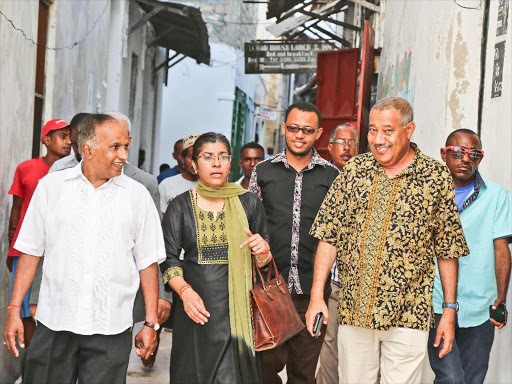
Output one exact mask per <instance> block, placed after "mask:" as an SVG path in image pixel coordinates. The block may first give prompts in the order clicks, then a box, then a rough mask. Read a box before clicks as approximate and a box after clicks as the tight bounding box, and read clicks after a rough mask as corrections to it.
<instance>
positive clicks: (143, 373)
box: [126, 323, 172, 384]
mask: <svg viewBox="0 0 512 384" xmlns="http://www.w3.org/2000/svg"><path fill="white" fill-rule="evenodd" d="M141 324H142V323H140V324H137V325H135V327H133V337H135V335H136V334H137V332H138V331H139V330H140V328H141ZM171 345H172V332H166V331H165V330H163V331H162V333H161V334H160V347H159V348H158V353H157V355H156V360H155V365H154V366H153V368H145V367H144V366H143V365H142V363H141V361H140V357H139V356H137V354H136V353H135V348H133V347H132V352H131V354H130V364H129V365H128V376H127V378H126V383H127V384H139V383H140V384H142V383H144V384H169V365H170V358H171Z"/></svg>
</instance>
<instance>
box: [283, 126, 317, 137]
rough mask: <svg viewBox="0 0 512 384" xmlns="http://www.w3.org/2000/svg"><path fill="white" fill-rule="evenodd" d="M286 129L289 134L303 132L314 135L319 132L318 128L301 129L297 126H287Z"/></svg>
mask: <svg viewBox="0 0 512 384" xmlns="http://www.w3.org/2000/svg"><path fill="white" fill-rule="evenodd" d="M285 127H286V130H287V131H288V132H291V133H297V132H299V131H302V133H303V134H305V135H312V134H313V133H315V132H316V131H317V130H316V128H301V127H297V126H296V125H285Z"/></svg>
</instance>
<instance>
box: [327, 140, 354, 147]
mask: <svg viewBox="0 0 512 384" xmlns="http://www.w3.org/2000/svg"><path fill="white" fill-rule="evenodd" d="M351 142H353V143H354V144H353V145H350V143H351ZM335 143H336V144H341V145H345V143H347V144H348V146H349V147H356V146H357V145H359V143H358V142H357V140H353V139H350V140H345V139H336V140H333V141H330V142H329V144H335Z"/></svg>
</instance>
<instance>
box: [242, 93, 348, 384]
mask: <svg viewBox="0 0 512 384" xmlns="http://www.w3.org/2000/svg"><path fill="white" fill-rule="evenodd" d="M285 121H286V122H285V123H282V124H281V128H282V131H283V135H284V136H285V139H286V150H285V151H284V152H281V153H279V154H277V155H276V156H272V157H270V158H269V159H267V160H265V161H262V162H261V163H259V164H258V165H257V166H256V167H255V168H254V171H253V174H252V177H251V181H250V183H249V190H250V191H251V192H254V193H256V194H257V195H258V196H259V197H260V198H261V200H262V201H263V206H264V207H265V211H266V214H267V221H268V229H269V231H268V232H269V236H270V239H269V244H270V248H271V249H272V254H273V256H274V259H275V261H276V264H277V268H278V269H279V272H280V273H281V274H282V275H283V277H284V279H285V280H287V281H288V289H289V290H290V292H291V294H292V299H293V302H294V304H295V308H296V309H297V312H298V313H299V315H300V316H301V318H302V321H305V318H304V316H305V314H306V309H307V306H308V303H309V292H310V290H311V283H312V281H313V256H314V253H315V250H316V247H317V244H318V240H316V239H315V238H313V236H311V235H310V234H309V229H310V228H311V224H312V223H313V220H314V218H315V215H316V213H317V212H318V208H319V207H320V204H322V200H323V199H324V197H325V194H326V193H327V191H328V190H329V188H330V186H331V184H332V182H333V181H334V179H335V178H336V176H337V175H338V170H337V169H336V168H335V167H333V166H332V165H331V164H330V163H328V162H327V161H326V160H324V159H322V158H321V157H320V155H319V154H318V152H316V151H315V150H314V149H313V146H314V145H315V142H316V140H318V138H319V137H320V135H321V134H322V128H320V123H321V115H320V111H319V110H318V108H317V107H315V106H314V105H313V104H310V103H306V102H299V103H295V104H292V105H291V106H290V107H288V109H287V111H286V118H285ZM333 261H334V260H333ZM331 266H332V262H331ZM322 292H323V294H325V295H326V296H325V297H326V298H328V297H329V293H330V286H329V282H327V284H326V285H325V286H324V287H323V288H322ZM324 335H325V326H324V327H323V329H322V337H319V338H313V337H311V336H310V335H309V333H308V332H307V330H303V331H302V332H301V333H299V334H298V335H297V336H295V337H293V338H292V339H290V340H288V341H287V342H286V343H284V344H283V345H281V346H279V347H278V348H276V349H273V350H270V351H265V352H262V361H263V382H264V383H265V384H273V383H281V379H280V378H279V376H278V373H279V372H280V371H281V370H282V369H283V368H284V366H285V365H286V370H287V375H288V380H289V382H290V383H292V382H294V383H304V384H308V383H315V370H316V366H317V363H318V356H319V354H320V349H321V347H322V342H323V336H324Z"/></svg>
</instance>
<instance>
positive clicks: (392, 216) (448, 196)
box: [306, 97, 469, 383]
mask: <svg viewBox="0 0 512 384" xmlns="http://www.w3.org/2000/svg"><path fill="white" fill-rule="evenodd" d="M414 129H415V124H414V122H413V111H412V108H411V106H410V104H409V103H408V102H407V101H406V100H404V99H401V98H398V97H389V98H385V99H382V100H380V101H379V102H378V103H377V104H375V106H374V107H373V109H372V111H371V113H370V125H369V131H368V143H369V145H370V150H371V152H369V153H365V154H363V155H360V156H356V157H354V158H353V159H351V160H350V161H349V162H348V164H347V165H346V166H345V167H344V168H343V170H342V171H341V173H340V176H339V177H338V178H337V179H336V181H335V182H334V183H333V185H332V187H331V189H330V190H329V193H328V194H327V196H326V198H325V200H324V202H323V203H322V206H321V208H320V210H319V212H318V215H317V217H316V219H315V222H314V224H313V227H312V228H311V234H312V235H313V236H314V237H316V238H317V239H319V240H320V242H319V245H318V249H317V252H316V256H315V271H314V281H313V287H312V289H311V302H310V304H309V308H308V313H307V315H306V321H307V324H306V325H307V327H308V330H309V331H310V332H311V331H312V323H313V321H314V317H315V315H316V314H317V313H318V312H323V314H324V319H326V318H328V311H327V306H326V305H325V302H324V300H323V296H322V294H323V291H322V290H323V285H324V282H325V280H326V278H327V277H328V274H329V271H330V267H331V266H332V263H333V262H334V259H335V258H336V260H337V263H338V272H339V276H340V285H341V287H340V300H339V302H338V322H339V324H340V327H339V333H338V353H339V366H340V382H342V383H375V382H377V381H378V376H379V373H380V376H381V380H382V381H383V382H388V383H417V382H420V380H421V374H422V366H423V360H424V357H425V354H426V350H427V348H426V345H427V340H428V329H429V326H430V325H431V324H430V320H431V318H432V288H433V284H434V276H435V262H436V260H437V263H438V265H439V271H440V275H441V280H442V283H443V291H444V300H445V303H444V305H443V307H445V308H444V311H443V315H442V317H441V320H440V321H439V324H438V328H437V334H436V338H435V341H434V345H435V346H436V347H437V346H439V345H440V344H441V343H442V344H441V349H440V351H439V357H441V358H442V357H443V356H445V355H446V354H447V353H448V352H450V350H451V346H452V342H453V337H454V322H455V315H456V309H454V308H455V307H456V306H457V304H456V303H455V301H456V297H457V270H458V258H459V257H461V256H465V255H467V254H468V253H469V251H468V248H467V245H466V240H465V238H464V233H463V231H462V227H461V224H460V219H459V215H458V212H457V206H456V205H455V200H454V192H453V182H452V180H451V177H450V172H449V170H448V168H447V167H446V166H445V165H443V164H441V163H440V162H438V161H435V160H433V159H431V158H429V157H427V156H425V155H424V154H422V153H421V152H420V150H419V149H418V147H417V146H416V145H415V144H413V143H411V142H410V139H411V136H412V134H413V132H414Z"/></svg>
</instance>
